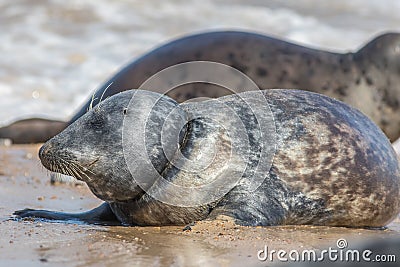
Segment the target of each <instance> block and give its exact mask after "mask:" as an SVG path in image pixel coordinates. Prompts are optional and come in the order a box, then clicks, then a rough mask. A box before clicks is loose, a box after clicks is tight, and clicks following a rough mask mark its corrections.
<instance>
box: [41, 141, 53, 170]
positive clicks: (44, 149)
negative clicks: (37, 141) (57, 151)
mask: <svg viewBox="0 0 400 267" xmlns="http://www.w3.org/2000/svg"><path fill="white" fill-rule="evenodd" d="M51 148H52V145H51V144H50V143H49V142H47V143H44V144H43V145H42V146H41V147H40V149H39V158H40V161H41V162H42V164H43V166H44V167H46V168H47V169H49V170H51V167H50V166H51V164H50V161H51V160H50V159H51V152H50V151H51Z"/></svg>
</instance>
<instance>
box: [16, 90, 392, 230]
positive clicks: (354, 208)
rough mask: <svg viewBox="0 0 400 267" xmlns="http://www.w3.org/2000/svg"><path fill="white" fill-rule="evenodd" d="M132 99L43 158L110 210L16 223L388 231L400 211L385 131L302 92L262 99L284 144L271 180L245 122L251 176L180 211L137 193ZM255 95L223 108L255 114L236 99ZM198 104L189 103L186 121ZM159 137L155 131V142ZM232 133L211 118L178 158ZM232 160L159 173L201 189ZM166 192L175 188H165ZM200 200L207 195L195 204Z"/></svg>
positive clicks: (93, 118) (79, 125) (66, 135)
mask: <svg viewBox="0 0 400 267" xmlns="http://www.w3.org/2000/svg"><path fill="white" fill-rule="evenodd" d="M133 92H134V91H127V92H124V93H120V94H117V95H115V96H113V97H110V98H109V99H107V100H105V101H104V102H103V103H101V104H100V105H99V106H98V107H96V108H95V109H93V110H91V111H90V112H88V113H87V114H86V115H84V116H82V118H80V119H79V120H77V121H76V122H75V123H73V124H72V125H71V126H70V127H68V128H67V129H66V130H65V131H63V132H62V133H61V134H59V135H58V136H56V137H54V138H53V139H51V140H49V141H48V142H47V143H46V144H45V145H44V146H43V147H42V148H41V150H40V158H41V160H42V163H43V165H44V166H45V167H46V168H48V169H50V170H52V171H56V172H61V173H67V174H70V175H73V176H75V177H77V178H78V179H81V180H83V181H85V182H87V183H88V185H89V187H90V189H91V190H92V191H93V192H94V193H95V194H96V195H97V196H99V197H100V198H102V199H103V200H106V201H107V202H106V203H105V204H103V205H102V206H101V207H99V208H97V209H95V210H94V211H89V212H87V213H83V214H68V213H55V212H51V211H43V210H42V211H35V210H22V211H17V212H16V213H15V214H17V215H18V216H20V217H29V216H33V217H43V218H48V219H79V220H83V221H89V222H93V221H95V222H96V221H97V222H104V221H110V220H113V219H115V220H118V221H119V222H121V223H123V224H127V225H168V224H176V225H178V224H186V223H190V222H193V221H196V220H203V219H207V218H208V219H213V218H217V217H218V216H220V215H225V216H230V217H232V218H234V219H235V221H236V222H237V223H239V224H242V225H282V224H315V225H333V226H339V225H340V226H350V227H364V226H365V227H367V226H368V227H381V226H384V225H386V224H387V223H388V222H390V221H391V220H392V219H393V218H395V216H396V215H397V214H398V212H399V209H400V198H399V196H400V188H399V183H400V169H399V164H398V160H397V156H396V154H395V152H394V150H393V149H392V147H391V145H390V142H389V140H388V139H387V138H386V137H385V135H384V134H383V132H382V131H381V130H380V129H379V128H378V127H377V126H376V125H375V124H374V123H372V122H371V121H370V120H369V119H368V118H367V117H366V116H365V115H363V114H362V113H361V112H359V111H357V110H355V109H353V108H351V107H349V106H347V105H346V104H344V103H342V102H339V101H336V100H333V99H331V98H329V97H326V96H322V95H319V94H314V93H310V92H306V91H298V90H265V91H262V94H263V95H264V96H265V98H266V100H267V102H268V104H269V107H270V109H271V111H272V114H273V117H274V118H273V119H274V121H275V129H276V133H277V135H276V137H277V138H276V143H273V144H270V146H273V147H274V148H276V154H275V156H274V159H273V164H272V166H271V168H270V169H269V170H268V171H267V172H265V173H260V172H257V171H255V169H254V166H255V165H256V164H255V163H257V162H258V161H259V160H260V158H257V151H258V150H259V148H258V147H259V144H260V142H262V141H263V140H262V139H260V138H262V137H261V136H259V135H257V134H254V133H255V129H256V127H255V126H254V125H256V124H255V123H254V118H251V117H249V118H247V117H246V116H244V117H243V122H244V124H245V125H246V127H247V128H246V129H248V133H249V136H251V137H250V138H249V140H250V141H249V144H250V147H251V151H252V153H253V154H252V153H250V157H249V158H248V159H244V163H245V164H247V168H246V171H245V172H244V173H243V176H242V178H241V179H240V181H239V182H238V183H237V184H236V185H235V186H234V187H233V188H232V189H231V190H230V191H229V192H228V193H227V194H225V195H224V196H222V197H221V198H220V199H218V200H216V201H213V202H210V203H208V204H206V205H199V206H193V207H176V206H172V205H168V204H165V203H162V202H159V201H157V200H155V199H153V198H152V197H151V196H149V195H148V194H147V193H145V192H144V191H143V190H142V189H141V188H139V187H138V186H136V185H135V181H134V179H133V178H132V176H131V174H130V173H129V170H128V166H127V165H126V163H125V161H124V156H123V152H122V147H121V143H122V136H121V135H122V120H123V118H124V116H126V114H124V113H126V112H125V111H126V107H127V106H128V102H129V100H130V98H131V97H132V95H133ZM135 92H137V93H138V95H141V97H143V98H145V97H146V96H148V97H153V96H154V95H157V94H156V93H152V92H148V91H137V90H136V91H135ZM254 93H259V92H246V93H242V94H240V95H231V96H225V97H222V98H220V99H219V100H220V101H221V102H223V103H225V104H227V105H230V106H231V107H232V108H233V109H234V110H235V112H236V113H237V114H239V116H242V115H244V114H248V107H246V105H245V104H244V103H243V101H241V100H240V99H239V98H238V97H239V96H240V97H242V98H243V99H246V96H251V95H252V94H254ZM162 99H165V100H163V101H161V102H160V105H163V106H169V105H172V106H174V105H175V106H176V105H178V104H177V103H175V104H174V101H173V100H170V99H169V98H168V97H165V96H163V97H162ZM207 103H208V102H203V103H201V104H203V105H204V104H207ZM210 103H212V102H210ZM196 105H197V104H196V103H190V104H181V107H182V109H183V110H185V112H186V113H187V115H188V118H190V116H191V115H190V114H191V112H192V111H193V110H194V109H195V108H196ZM160 108H161V109H163V108H164V107H160ZM129 111H130V110H129ZM137 112H140V111H139V110H138V111H137ZM224 115H226V114H221V116H224ZM165 116H167V114H165ZM246 118H247V119H246ZM137 123H138V124H137V125H141V122H139V121H138V122H137ZM158 130H159V129H157V128H154V129H152V131H153V132H154V133H157V132H158ZM226 130H230V129H221V128H219V126H218V125H215V124H213V121H210V120H207V119H202V118H198V119H193V120H189V121H188V123H187V127H186V128H185V129H184V130H183V131H184V132H185V133H184V135H185V137H184V138H183V139H182V140H181V141H180V142H181V145H180V152H181V153H182V154H183V155H185V156H186V157H188V158H191V157H192V156H193V155H194V156H195V157H196V155H198V154H199V153H200V154H201V153H202V152H203V153H208V150H207V149H206V148H204V147H202V146H199V145H198V142H199V141H198V140H199V139H200V138H201V137H206V138H210V141H211V142H216V141H220V140H225V139H227V136H226V132H227V131H226ZM219 145H220V147H222V149H223V151H225V152H226V151H228V150H230V147H231V143H229V142H222V143H220V144H219ZM156 146H157V145H156ZM239 151H240V150H239ZM271 151H273V150H271ZM225 156H227V154H223V153H222V154H219V155H218V156H217V157H216V162H217V163H216V165H212V164H211V165H210V166H209V168H211V170H207V171H208V172H207V175H203V176H202V175H201V174H200V175H199V174H198V173H190V172H183V171H182V172H181V171H180V170H179V169H177V168H175V167H173V166H171V165H170V163H171V162H169V163H167V164H165V166H160V168H159V169H158V170H161V169H162V171H160V174H161V175H162V176H163V177H164V178H166V179H168V180H170V181H173V182H174V183H178V184H183V185H185V184H186V185H187V184H189V185H190V184H192V183H195V184H198V183H200V184H201V183H202V182H203V183H204V181H207V179H212V177H213V175H215V176H218V175H222V176H223V175H226V173H225V172H220V170H219V168H220V167H219V165H218V164H219V163H218V162H219V161H223V160H224V159H225ZM240 156H241V155H232V157H234V158H235V157H236V160H234V161H233V163H232V164H231V165H229V164H228V166H227V168H228V169H229V168H232V169H233V170H235V168H236V164H237V163H238V162H239V163H240V162H241V159H240ZM196 158H197V157H196ZM139 167H140V166H139ZM212 171H214V172H212ZM228 173H229V172H228ZM260 175H261V176H262V177H263V178H265V179H264V180H263V182H262V183H261V185H260V186H259V187H257V188H256V190H254V191H252V190H249V189H250V188H251V186H252V183H254V181H255V179H256V178H258V176H260ZM164 189H165V190H167V189H168V188H161V190H164ZM196 197H199V196H196V195H193V198H196ZM114 216H115V217H114Z"/></svg>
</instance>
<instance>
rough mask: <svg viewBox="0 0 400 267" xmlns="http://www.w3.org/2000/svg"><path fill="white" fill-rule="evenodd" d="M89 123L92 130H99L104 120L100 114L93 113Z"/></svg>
mask: <svg viewBox="0 0 400 267" xmlns="http://www.w3.org/2000/svg"><path fill="white" fill-rule="evenodd" d="M89 123H90V125H91V126H92V127H93V128H94V129H101V128H103V126H104V118H103V117H102V116H101V114H97V113H94V116H92V119H91V120H90V122H89Z"/></svg>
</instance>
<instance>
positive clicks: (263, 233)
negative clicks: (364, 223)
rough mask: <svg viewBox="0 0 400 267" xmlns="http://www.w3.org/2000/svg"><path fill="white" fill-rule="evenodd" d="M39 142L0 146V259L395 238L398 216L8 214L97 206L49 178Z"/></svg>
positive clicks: (248, 250)
mask: <svg viewBox="0 0 400 267" xmlns="http://www.w3.org/2000/svg"><path fill="white" fill-rule="evenodd" d="M39 147H40V146H39V145H24V146H22V145H18V146H17V145H13V146H9V147H6V146H0V229H1V237H0V266H113V267H117V266H271V265H273V264H274V263H271V262H268V261H266V262H261V261H259V260H258V259H257V252H258V251H259V250H261V249H263V248H264V246H265V245H267V246H268V248H269V249H275V250H278V249H284V250H286V251H289V250H292V249H296V250H299V251H301V250H304V249H319V248H322V247H326V246H331V247H333V248H336V241H337V240H338V239H339V238H345V239H346V240H347V242H348V244H349V246H351V244H356V243H358V242H360V241H362V240H366V239H374V240H377V239H385V238H390V237H393V236H398V237H399V238H400V219H396V220H395V221H394V222H392V223H391V224H390V225H389V226H388V228H387V229H385V230H366V229H348V228H339V227H335V228H332V227H314V226H285V227H239V226H236V225H234V224H232V223H231V222H229V221H213V222H198V223H197V224H196V225H194V226H191V227H187V228H186V229H185V230H184V227H183V226H179V227H121V226H98V225H84V224H77V223H76V222H75V223H74V222H69V223H61V222H46V221H37V220H36V221H35V220H21V221H16V220H13V219H10V218H12V216H11V214H12V213H13V211H14V210H18V209H23V208H33V209H51V210H58V211H66V212H80V211H84V210H88V209H91V208H94V207H96V206H98V205H99V204H100V203H101V201H100V200H99V199H97V198H95V197H94V196H93V195H92V194H91V192H90V191H89V190H88V188H87V187H86V186H85V185H78V186H77V185H73V184H57V185H51V184H50V177H49V172H48V171H46V170H45V169H44V168H43V167H42V166H41V164H40V162H39V159H38V157H37V151H38V149H39Z"/></svg>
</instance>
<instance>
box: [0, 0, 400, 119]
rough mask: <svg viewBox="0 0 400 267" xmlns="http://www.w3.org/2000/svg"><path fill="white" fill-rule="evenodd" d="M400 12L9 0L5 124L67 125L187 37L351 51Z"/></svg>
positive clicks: (324, 4)
mask: <svg viewBox="0 0 400 267" xmlns="http://www.w3.org/2000/svg"><path fill="white" fill-rule="evenodd" d="M398 10H400V1H396V0H381V1H373V0H352V1H346V0H341V1H318V0H314V1H312V0H292V1H279V0H270V1H264V0H250V1H244V0H242V1H240V0H233V1H232V0H214V1H211V0H203V1H195V0H186V1H183V0H172V1H156V0H148V1H139V0H136V1H129V2H128V1H123V0H115V1H106V0H90V1H78V0H72V1H60V0H41V1H28V0H26V1H23V0H19V1H7V0H0V14H1V15H0V30H1V35H0V52H1V60H0V101H1V103H0V124H5V123H7V122H10V121H13V120H15V119H17V118H21V117H32V116H37V115H40V116H42V117H51V118H58V119H67V118H68V117H69V116H71V115H72V113H73V112H74V111H75V110H76V109H78V108H79V106H80V105H81V104H82V103H83V101H84V100H85V99H87V98H88V97H89V96H90V94H91V93H92V91H93V90H94V89H96V88H97V87H98V86H99V85H100V84H102V82H103V81H104V80H106V79H107V78H108V77H109V76H110V75H111V74H112V73H113V72H114V71H116V70H117V69H118V68H119V67H121V66H122V65H124V64H126V63H128V62H129V61H130V60H132V59H133V58H134V57H137V56H139V55H140V54H141V53H144V52H145V51H147V50H149V49H151V48H153V47H155V46H157V45H159V44H161V43H163V42H166V41H168V40H170V39H172V38H176V37H178V36H181V35H184V34H187V33H192V32H199V31H205V30H210V29H245V30H251V31H257V32H261V33H265V34H269V35H273V36H276V37H280V38H285V39H289V40H291V41H295V42H299V43H303V44H306V45H310V46H313V47H317V48H324V49H329V50H335V51H346V50H354V49H357V48H358V47H359V46H360V45H361V44H362V43H363V42H365V41H367V40H369V39H370V38H372V36H373V35H375V34H377V33H379V32H382V31H388V30H392V31H400V26H399V25H400V16H399V15H398Z"/></svg>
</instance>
